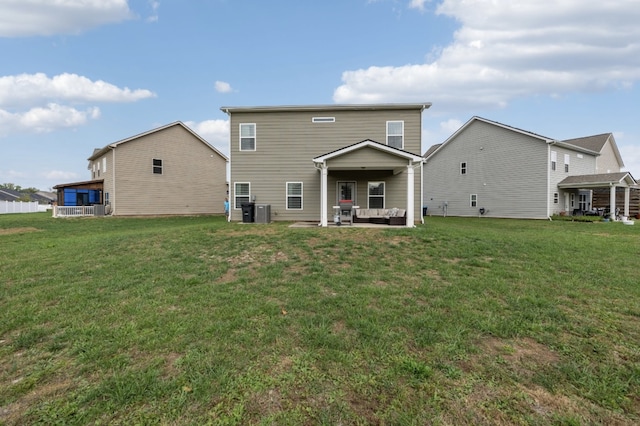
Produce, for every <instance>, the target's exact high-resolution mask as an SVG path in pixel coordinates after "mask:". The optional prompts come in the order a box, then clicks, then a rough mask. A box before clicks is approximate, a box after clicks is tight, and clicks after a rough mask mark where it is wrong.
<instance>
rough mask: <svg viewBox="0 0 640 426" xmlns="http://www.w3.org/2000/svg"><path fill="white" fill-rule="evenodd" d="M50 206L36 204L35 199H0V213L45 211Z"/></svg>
mask: <svg viewBox="0 0 640 426" xmlns="http://www.w3.org/2000/svg"><path fill="white" fill-rule="evenodd" d="M49 208H50V206H47V205H44V204H42V205H41V204H38V203H37V202H36V201H0V214H6V213H36V212H44V211H47V210H48V209H49Z"/></svg>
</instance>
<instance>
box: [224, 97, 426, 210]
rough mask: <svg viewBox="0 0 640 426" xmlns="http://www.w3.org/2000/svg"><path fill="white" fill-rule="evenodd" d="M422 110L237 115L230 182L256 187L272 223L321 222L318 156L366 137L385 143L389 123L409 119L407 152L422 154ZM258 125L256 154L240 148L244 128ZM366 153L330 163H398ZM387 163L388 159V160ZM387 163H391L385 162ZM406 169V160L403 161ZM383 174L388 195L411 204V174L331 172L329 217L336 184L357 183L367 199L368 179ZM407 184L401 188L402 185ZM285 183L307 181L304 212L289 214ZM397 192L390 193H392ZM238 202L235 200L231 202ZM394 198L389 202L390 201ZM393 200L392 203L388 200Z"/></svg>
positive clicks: (400, 203) (253, 190) (232, 133)
mask: <svg viewBox="0 0 640 426" xmlns="http://www.w3.org/2000/svg"><path fill="white" fill-rule="evenodd" d="M313 117H335V122H333V123H312V118H313ZM421 117H422V114H421V111H420V110H419V109H407V110H398V109H393V110H382V111H380V110H366V111H342V110H331V109H327V110H324V111H258V112H253V111H249V112H244V111H242V112H232V113H231V120H230V153H231V179H230V183H231V185H230V191H231V197H233V191H234V183H236V182H249V183H251V195H252V196H255V197H256V203H258V204H270V205H271V219H272V220H304V221H316V220H319V219H320V172H319V171H318V170H317V169H316V168H315V167H314V164H313V161H312V160H313V158H315V157H318V156H320V155H323V154H327V153H329V152H332V151H335V150H338V149H341V148H344V147H345V146H349V145H352V144H355V143H358V142H361V141H363V140H366V139H371V140H373V141H376V142H380V143H383V144H386V134H387V127H386V125H387V121H389V120H402V121H404V138H405V139H404V150H405V151H408V152H411V153H414V154H417V155H420V154H419V153H420V150H421V121H422V119H421ZM240 123H255V124H256V150H255V151H240V150H239V124H240ZM374 151H375V150H371V149H367V150H364V149H363V150H362V152H354V153H349V154H347V155H345V158H344V159H341V158H340V157H339V158H336V159H332V160H330V164H332V165H333V166H334V167H338V168H339V167H353V165H354V162H355V163H356V164H358V165H362V166H363V167H367V166H374V165H378V166H381V165H384V166H385V167H387V168H391V167H393V166H394V164H393V162H394V161H395V159H394V158H393V156H390V155H388V154H386V155H385V154H382V153H380V152H374ZM385 159H386V160H385ZM385 161H386V162H385ZM403 163H404V166H405V168H406V161H404V162H403ZM381 175H384V177H385V181H386V182H387V190H386V191H387V193H388V194H389V195H388V197H391V200H392V202H393V203H394V205H395V204H397V205H398V207H401V206H404V205H406V192H407V190H406V171H405V172H403V173H401V174H399V175H393V174H391V173H389V172H388V171H375V170H373V171H368V170H364V171H361V172H354V171H353V170H352V171H348V172H347V171H338V170H335V169H331V168H330V170H329V176H328V207H329V211H328V214H331V213H332V210H331V206H332V205H333V203H334V200H335V199H336V198H335V197H336V196H335V193H336V182H337V181H338V180H349V181H356V182H358V187H357V194H358V197H361V196H363V195H366V193H367V191H366V185H367V182H368V181H369V180H379V177H380V176H381ZM403 180H404V182H405V186H404V187H402V188H401V190H396V188H397V187H398V185H400V184H399V182H402V181H403ZM415 180H416V191H415V194H416V196H415V199H416V201H415V202H416V213H415V214H416V217H419V203H420V201H419V200H420V196H419V190H420V189H419V188H420V186H419V181H420V172H419V170H418V171H417V172H416V175H415ZM286 182H303V204H304V209H303V210H286ZM392 191H393V192H394V193H393V195H391V192H392ZM231 199H233V198H231ZM387 200H389V198H387ZM388 202H391V201H388ZM231 220H236V221H238V220H242V215H241V211H240V210H239V209H235V210H232V212H231Z"/></svg>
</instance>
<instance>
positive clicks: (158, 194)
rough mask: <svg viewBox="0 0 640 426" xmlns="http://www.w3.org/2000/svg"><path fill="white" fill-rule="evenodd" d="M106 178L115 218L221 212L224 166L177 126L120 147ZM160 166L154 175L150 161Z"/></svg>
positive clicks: (223, 194)
mask: <svg viewBox="0 0 640 426" xmlns="http://www.w3.org/2000/svg"><path fill="white" fill-rule="evenodd" d="M111 155H112V156H111V158H109V159H108V160H107V167H108V168H110V167H115V170H114V172H115V181H114V179H113V177H112V176H109V175H108V174H107V175H105V182H104V185H105V187H104V190H105V192H109V193H110V199H111V202H112V207H113V213H114V215H174V214H177V215H189V214H216V213H223V212H224V206H223V202H224V197H225V196H226V161H225V159H224V158H222V157H221V156H220V155H219V154H218V153H216V152H215V151H213V150H212V149H211V148H210V147H209V146H207V145H206V144H205V143H203V142H202V141H201V140H199V139H198V138H196V137H195V136H194V135H193V134H191V133H190V132H189V131H187V130H186V129H184V128H183V127H181V126H178V125H176V126H171V127H168V128H166V129H163V130H160V131H158V132H154V133H150V134H146V135H144V136H141V137H139V138H137V139H135V140H132V141H128V142H126V143H123V144H120V145H118V146H117V147H116V148H115V159H114V158H113V154H111ZM153 159H161V160H162V169H163V173H162V174H154V173H153V169H152V160H153Z"/></svg>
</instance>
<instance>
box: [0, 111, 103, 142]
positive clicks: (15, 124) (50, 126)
mask: <svg viewBox="0 0 640 426" xmlns="http://www.w3.org/2000/svg"><path fill="white" fill-rule="evenodd" d="M98 117H100V109H99V108H96V107H92V108H88V109H87V110H85V111H80V110H77V109H75V108H72V107H68V106H64V105H58V104H55V103H50V104H48V105H46V106H44V107H35V108H31V109H30V110H28V111H26V112H20V113H11V112H8V111H5V110H2V109H0V136H6V135H7V134H9V133H13V132H17V131H28V132H34V133H48V132H51V131H53V130H56V129H60V128H72V127H77V126H80V125H83V124H85V123H87V122H88V121H89V120H92V119H96V118H98Z"/></svg>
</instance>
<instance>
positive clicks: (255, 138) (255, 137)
mask: <svg viewBox="0 0 640 426" xmlns="http://www.w3.org/2000/svg"><path fill="white" fill-rule="evenodd" d="M242 126H253V149H242ZM257 148H258V126H257V125H256V123H240V124H238V151H249V152H250V151H255V150H256V149H257Z"/></svg>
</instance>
